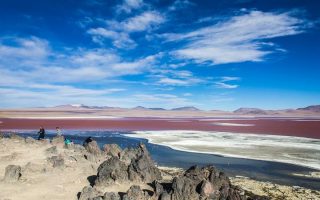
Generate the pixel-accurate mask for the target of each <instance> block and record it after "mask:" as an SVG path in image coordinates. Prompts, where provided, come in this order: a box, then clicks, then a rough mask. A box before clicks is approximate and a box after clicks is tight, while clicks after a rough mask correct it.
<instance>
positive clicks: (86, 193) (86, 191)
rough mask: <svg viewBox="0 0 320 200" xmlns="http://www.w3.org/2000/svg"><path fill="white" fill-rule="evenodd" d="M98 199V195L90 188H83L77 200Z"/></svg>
mask: <svg viewBox="0 0 320 200" xmlns="http://www.w3.org/2000/svg"><path fill="white" fill-rule="evenodd" d="M98 198H100V196H99V193H98V192H97V191H96V190H95V189H94V188H92V187H91V186H85V187H84V188H83V189H82V191H81V194H80V197H79V200H95V199H98Z"/></svg>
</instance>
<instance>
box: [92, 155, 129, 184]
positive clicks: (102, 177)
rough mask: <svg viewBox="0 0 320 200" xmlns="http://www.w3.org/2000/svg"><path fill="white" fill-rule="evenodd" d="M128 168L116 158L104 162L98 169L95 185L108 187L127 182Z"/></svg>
mask: <svg viewBox="0 0 320 200" xmlns="http://www.w3.org/2000/svg"><path fill="white" fill-rule="evenodd" d="M127 169H128V167H127V166H126V165H125V163H124V162H122V161H120V160H119V158H118V157H112V158H110V159H108V160H106V161H104V162H103V163H102V164H101V165H100V166H99V168H98V174H97V179H96V181H95V184H96V185H109V184H113V183H115V182H123V181H127V180H128V172H127Z"/></svg>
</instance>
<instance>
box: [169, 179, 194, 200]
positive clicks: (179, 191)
mask: <svg viewBox="0 0 320 200" xmlns="http://www.w3.org/2000/svg"><path fill="white" fill-rule="evenodd" d="M196 188H197V183H196V182H194V181H193V180H192V179H190V178H188V177H175V178H174V179H173V181H172V195H171V199H172V200H189V199H199V194H198V193H197V191H196Z"/></svg>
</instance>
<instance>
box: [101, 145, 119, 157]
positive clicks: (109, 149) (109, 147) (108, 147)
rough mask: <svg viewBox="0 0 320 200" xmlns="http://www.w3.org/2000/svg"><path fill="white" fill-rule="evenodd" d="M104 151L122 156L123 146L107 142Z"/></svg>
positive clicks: (111, 154)
mask: <svg viewBox="0 0 320 200" xmlns="http://www.w3.org/2000/svg"><path fill="white" fill-rule="evenodd" d="M103 151H104V152H105V153H106V154H107V155H110V156H116V157H120V153H121V148H120V147H119V146H118V145H117V144H105V145H104V146H103Z"/></svg>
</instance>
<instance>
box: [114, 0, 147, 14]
mask: <svg viewBox="0 0 320 200" xmlns="http://www.w3.org/2000/svg"><path fill="white" fill-rule="evenodd" d="M143 5H144V3H143V1H142V0H124V1H123V3H122V4H121V5H119V6H117V8H116V9H117V12H119V13H121V12H126V13H130V12H131V11H132V10H135V9H139V8H141V7H142V6H143Z"/></svg>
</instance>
